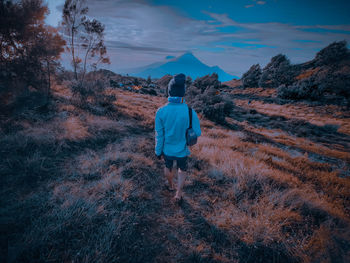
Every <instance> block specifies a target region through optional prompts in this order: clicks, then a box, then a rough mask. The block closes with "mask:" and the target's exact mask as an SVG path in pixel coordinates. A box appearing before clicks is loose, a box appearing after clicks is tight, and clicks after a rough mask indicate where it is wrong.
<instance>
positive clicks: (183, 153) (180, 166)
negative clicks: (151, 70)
mask: <svg viewBox="0 0 350 263" xmlns="http://www.w3.org/2000/svg"><path fill="white" fill-rule="evenodd" d="M185 81H186V77H185V75H184V74H177V75H175V76H174V77H173V78H172V79H171V80H170V82H169V84H168V95H169V97H168V104H166V105H164V106H163V107H161V108H159V109H158V110H157V113H156V118H155V132H156V137H155V139H156V146H155V153H156V156H157V157H158V159H161V156H163V158H164V161H165V168H164V174H165V176H166V178H167V180H168V183H169V188H170V190H174V184H173V178H174V174H175V173H177V176H178V179H177V188H176V194H175V197H174V198H175V200H176V201H179V200H181V199H182V187H183V185H184V183H185V179H186V171H187V156H188V155H190V150H189V149H188V147H187V145H186V129H187V128H188V127H189V119H190V118H189V111H188V106H187V105H186V103H185V100H184V96H185V90H186V87H185ZM192 128H193V130H194V131H195V133H196V135H197V136H198V137H199V136H200V135H201V129H200V125H199V119H198V116H197V114H196V112H195V111H194V110H193V109H192ZM174 161H176V164H177V169H173V163H174Z"/></svg>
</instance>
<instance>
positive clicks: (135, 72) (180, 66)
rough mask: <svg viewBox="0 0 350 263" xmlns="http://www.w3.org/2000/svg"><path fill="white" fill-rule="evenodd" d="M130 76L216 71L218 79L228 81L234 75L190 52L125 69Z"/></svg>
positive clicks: (197, 75) (159, 76)
mask: <svg viewBox="0 0 350 263" xmlns="http://www.w3.org/2000/svg"><path fill="white" fill-rule="evenodd" d="M126 73H129V74H130V75H132V76H137V77H142V78H147V77H148V76H151V77H152V78H161V77H163V76H164V75H167V74H170V75H174V74H178V73H184V74H185V75H186V76H190V77H191V78H192V79H195V78H197V77H202V76H205V75H208V74H212V73H217V74H218V76H219V79H220V81H229V80H232V79H233V78H237V77H236V76H232V75H230V74H228V73H226V72H225V71H223V70H222V69H221V68H219V67H218V66H213V67H210V66H207V65H205V64H204V63H203V62H201V61H200V60H199V59H198V58H196V57H195V56H194V55H193V54H192V53H190V52H189V53H185V54H183V55H181V56H179V57H176V58H172V59H169V60H167V61H165V62H157V63H154V64H151V65H148V66H145V67H142V68H136V69H130V70H128V71H126Z"/></svg>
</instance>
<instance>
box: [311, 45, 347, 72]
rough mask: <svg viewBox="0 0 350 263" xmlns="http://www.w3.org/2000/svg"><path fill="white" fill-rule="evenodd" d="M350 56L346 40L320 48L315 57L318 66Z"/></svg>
mask: <svg viewBox="0 0 350 263" xmlns="http://www.w3.org/2000/svg"><path fill="white" fill-rule="evenodd" d="M348 57H349V49H348V48H347V42H346V41H345V40H343V41H339V42H333V43H331V44H329V45H328V46H327V47H325V48H323V49H322V50H320V51H319V52H318V53H317V54H316V57H315V59H314V61H315V63H316V65H317V66H323V65H329V64H334V63H336V62H338V61H341V60H343V59H346V58H348Z"/></svg>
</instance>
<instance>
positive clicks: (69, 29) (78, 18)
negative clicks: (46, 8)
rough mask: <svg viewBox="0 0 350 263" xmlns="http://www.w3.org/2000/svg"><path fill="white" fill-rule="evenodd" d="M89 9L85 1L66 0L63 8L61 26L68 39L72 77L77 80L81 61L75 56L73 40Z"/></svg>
mask: <svg viewBox="0 0 350 263" xmlns="http://www.w3.org/2000/svg"><path fill="white" fill-rule="evenodd" d="M88 11H89V8H88V7H87V6H86V0H66V1H65V3H64V7H63V17H62V18H63V22H62V25H63V27H64V29H65V32H66V34H67V35H68V38H69V42H68V43H69V44H68V47H67V50H68V51H69V52H71V55H72V66H73V70H74V77H75V79H76V80H78V73H77V68H78V65H79V63H80V62H81V59H80V58H79V57H78V56H77V55H76V47H75V45H76V43H75V40H76V38H77V35H78V33H79V30H80V29H81V28H82V27H83V24H84V22H86V14H87V12H88Z"/></svg>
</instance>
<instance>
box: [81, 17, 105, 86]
mask: <svg viewBox="0 0 350 263" xmlns="http://www.w3.org/2000/svg"><path fill="white" fill-rule="evenodd" d="M83 26H84V33H83V34H82V36H81V41H82V44H81V46H82V47H83V48H84V49H85V55H84V63H83V65H84V66H83V75H82V78H81V83H83V81H84V78H85V74H86V64H87V62H88V61H89V60H90V61H91V66H92V67H93V68H94V69H96V68H97V65H98V64H99V63H108V64H109V63H110V61H109V58H108V57H107V56H106V55H107V49H106V46H105V44H104V29H105V27H104V25H103V24H102V23H101V22H99V21H98V20H96V19H92V20H86V21H85V22H84V23H83Z"/></svg>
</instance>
